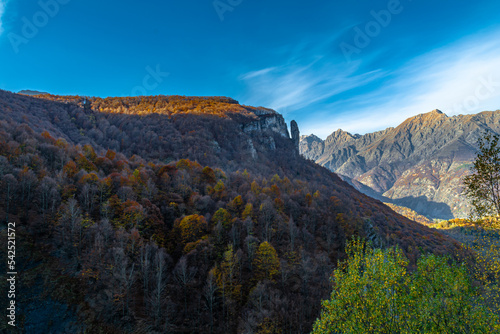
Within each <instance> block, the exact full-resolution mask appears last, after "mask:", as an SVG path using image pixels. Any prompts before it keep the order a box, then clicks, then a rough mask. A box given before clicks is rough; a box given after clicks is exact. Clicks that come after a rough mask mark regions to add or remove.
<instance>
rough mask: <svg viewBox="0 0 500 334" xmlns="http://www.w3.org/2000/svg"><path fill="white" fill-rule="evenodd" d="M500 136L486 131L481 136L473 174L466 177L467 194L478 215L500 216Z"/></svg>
mask: <svg viewBox="0 0 500 334" xmlns="http://www.w3.org/2000/svg"><path fill="white" fill-rule="evenodd" d="M499 140H500V136H498V135H497V134H492V133H486V134H485V135H484V137H483V138H479V140H478V146H479V151H478V153H477V156H476V159H475V160H474V163H473V166H472V169H471V172H472V175H469V176H466V177H465V178H464V185H465V195H466V196H467V197H468V198H469V199H470V201H471V204H472V207H473V212H472V213H473V214H475V215H476V216H477V217H479V218H481V217H485V216H489V215H490V216H493V215H496V216H500V143H499Z"/></svg>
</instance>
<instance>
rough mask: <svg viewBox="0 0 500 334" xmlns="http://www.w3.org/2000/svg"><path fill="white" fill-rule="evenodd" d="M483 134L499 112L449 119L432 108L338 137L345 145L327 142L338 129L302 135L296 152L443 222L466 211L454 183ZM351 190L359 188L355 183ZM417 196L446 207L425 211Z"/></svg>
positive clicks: (499, 128)
mask: <svg viewBox="0 0 500 334" xmlns="http://www.w3.org/2000/svg"><path fill="white" fill-rule="evenodd" d="M484 131H491V132H495V133H500V111H484V112H481V113H478V114H474V115H457V116H452V117H450V116H447V115H446V114H445V113H443V112H442V111H440V110H438V109H435V110H433V111H431V112H428V113H423V114H419V115H416V116H413V117H410V118H408V119H406V120H405V121H404V122H402V123H401V124H399V125H398V126H397V127H395V128H387V129H385V130H382V131H378V132H374V133H368V134H365V135H362V136H361V135H357V136H356V135H350V134H349V135H345V134H342V136H344V138H346V137H347V138H350V139H349V140H347V141H338V140H337V141H336V140H331V139H330V140H328V138H338V137H339V134H340V133H346V132H345V131H342V130H337V131H335V132H334V133H333V134H332V135H330V136H329V137H328V138H327V139H326V140H324V141H322V140H321V139H319V140H318V138H317V137H316V136H314V137H308V136H303V137H302V142H301V146H300V149H301V154H303V155H304V156H305V157H306V158H309V159H312V160H315V161H316V162H317V163H318V164H320V165H322V166H325V167H327V168H328V169H330V170H332V171H334V172H336V173H338V174H339V175H342V176H343V177H344V178H346V179H348V180H351V182H352V180H355V181H357V182H359V183H361V184H363V185H365V186H367V187H369V188H370V189H371V190H373V192H374V193H375V196H376V197H377V198H379V199H381V200H387V199H389V200H392V201H394V204H402V203H404V204H407V205H410V208H411V209H414V210H416V208H417V207H418V210H416V211H417V212H419V213H421V214H424V215H426V216H428V217H431V218H442V219H449V218H454V217H464V216H466V215H467V213H468V210H469V209H468V204H467V203H466V201H465V199H464V198H463V197H462V196H460V193H461V191H460V189H459V188H460V182H457V181H459V180H460V179H461V178H462V177H463V176H464V175H465V173H466V172H467V171H466V170H464V169H463V168H461V167H460V166H462V165H467V164H470V163H471V161H472V160H473V159H474V157H475V149H476V142H477V139H478V138H479V137H480V136H481V135H482V133H483V132H484ZM353 184H354V183H353ZM356 188H357V189H358V190H360V189H361V187H360V186H359V184H358V186H357V187H356ZM365 191H366V189H365ZM371 195H374V194H371ZM411 198H415V201H414V202H415V203H413V204H412V201H411ZM418 198H425V199H427V200H428V201H430V202H436V203H438V205H439V206H440V207H441V208H444V206H448V207H449V209H448V210H446V209H443V210H444V211H443V210H436V209H429V210H427V209H425V208H424V204H422V201H421V200H418ZM418 203H420V204H418Z"/></svg>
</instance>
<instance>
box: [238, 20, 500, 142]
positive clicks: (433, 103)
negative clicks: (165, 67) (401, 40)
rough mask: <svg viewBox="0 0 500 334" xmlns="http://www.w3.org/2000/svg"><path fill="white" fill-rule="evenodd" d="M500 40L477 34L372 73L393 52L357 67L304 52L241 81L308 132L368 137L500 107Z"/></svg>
mask: <svg viewBox="0 0 500 334" xmlns="http://www.w3.org/2000/svg"><path fill="white" fill-rule="evenodd" d="M499 37H500V30H495V31H490V32H487V33H482V34H477V35H471V36H468V37H465V38H463V39H462V40H459V41H456V42H455V43H452V44H448V45H446V46H444V47H442V48H439V49H434V50H432V51H428V52H426V53H423V54H420V55H416V56H414V57H413V58H412V59H409V60H408V61H406V62H404V63H402V64H401V65H393V66H385V67H383V68H378V69H377V68H375V69H373V68H372V69H370V70H366V69H367V68H369V66H362V65H366V64H370V62H371V61H372V59H374V58H376V57H380V56H383V54H384V52H390V49H387V50H378V51H374V52H372V53H367V54H365V55H364V56H363V58H362V59H361V60H359V61H358V62H351V63H346V62H344V61H342V60H341V59H329V58H328V57H327V56H315V58H314V59H312V60H310V61H308V60H307V59H308V57H310V58H311V55H310V54H308V53H307V52H303V53H301V54H299V55H296V58H295V59H293V60H292V61H287V62H286V63H285V64H284V65H281V66H274V67H269V68H266V69H263V70H257V71H254V72H249V73H246V74H245V75H243V76H241V79H242V80H243V81H244V82H245V83H246V84H247V86H248V96H247V97H248V100H249V101H250V102H251V103H253V104H260V105H265V106H269V107H271V108H274V109H277V110H278V111H281V112H283V113H284V114H285V116H287V114H288V115H290V114H293V115H292V116H293V117H294V118H297V119H300V121H299V125H300V126H301V132H302V133H307V134H308V133H314V134H316V135H318V136H320V137H323V138H324V137H326V136H327V135H329V134H330V133H331V132H333V131H335V130H337V129H338V128H341V129H343V130H346V131H350V132H353V133H366V132H372V131H377V130H381V129H384V128H386V127H388V126H396V125H398V124H399V123H400V122H402V121H404V120H405V119H406V118H408V117H411V116H414V115H417V114H420V113H425V112H429V111H431V110H433V109H436V108H437V109H440V110H442V111H443V112H445V113H446V114H448V115H450V116H451V115H457V114H467V113H476V112H480V111H484V110H497V109H500V38H499ZM316 51H317V50H316ZM298 59H300V60H298ZM304 63H307V65H301V64H304Z"/></svg>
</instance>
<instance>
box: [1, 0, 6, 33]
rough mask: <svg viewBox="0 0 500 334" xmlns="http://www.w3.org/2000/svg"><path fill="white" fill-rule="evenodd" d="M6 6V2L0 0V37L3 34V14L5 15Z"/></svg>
mask: <svg viewBox="0 0 500 334" xmlns="http://www.w3.org/2000/svg"><path fill="white" fill-rule="evenodd" d="M6 6H7V0H0V35H2V34H3V32H4V27H3V14H4V13H5V7H6Z"/></svg>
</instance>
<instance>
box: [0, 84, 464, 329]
mask: <svg viewBox="0 0 500 334" xmlns="http://www.w3.org/2000/svg"><path fill="white" fill-rule="evenodd" d="M89 101H90V102H89ZM221 116H222V117H221ZM283 125H284V121H283V118H282V116H281V115H279V114H277V113H275V112H274V111H271V110H269V109H264V108H252V107H246V106H241V105H239V104H238V103H237V102H236V101H234V100H232V99H229V98H187V97H163V96H160V97H138V98H107V99H100V98H90V99H89V98H81V97H58V96H49V95H43V96H39V97H36V98H35V97H28V96H21V95H17V94H12V93H9V92H5V91H0V155H1V156H0V177H1V182H2V189H8V190H9V191H8V193H7V192H6V191H4V192H2V195H1V196H2V198H0V200H1V206H0V214H1V215H2V218H3V220H4V221H5V220H6V219H8V220H10V221H17V222H19V226H20V228H19V233H20V236H19V239H20V241H19V242H20V243H21V244H22V247H23V249H22V250H20V252H21V253H22V254H25V255H24V258H23V260H24V264H23V270H20V272H21V273H22V275H24V276H23V282H24V283H23V284H25V285H24V286H23V290H22V291H23V292H24V293H25V296H24V297H23V300H22V301H21V303H22V302H24V303H25V305H28V306H27V307H26V309H34V310H39V308H40V301H42V302H45V303H56V304H57V305H65V307H66V308H65V310H66V311H65V312H58V313H57V314H56V315H54V317H55V318H53V321H52V322H53V323H60V324H59V325H57V326H60V328H59V330H61V331H63V330H66V331H79V330H83V329H86V330H88V331H89V332H92V333H113V332H115V333H121V332H134V331H135V332H148V333H155V332H158V333H160V332H162V333H163V332H171V333H193V332H197V333H235V332H241V333H256V332H262V333H304V332H308V331H310V330H311V328H312V324H313V323H314V321H315V319H316V318H317V317H318V316H319V311H320V306H321V303H320V302H321V300H322V299H325V298H327V297H328V294H329V292H330V283H329V277H330V274H331V272H332V270H333V269H334V267H335V265H336V264H337V261H338V260H340V259H343V258H344V257H345V250H344V247H345V243H346V240H347V239H349V238H351V237H353V236H359V237H363V238H365V239H369V240H371V242H372V243H373V244H374V245H375V246H378V247H380V246H391V245H394V246H395V245H397V246H398V247H400V249H402V251H403V252H404V253H405V256H407V258H408V259H409V261H410V262H413V263H415V261H416V259H417V258H418V257H419V254H421V253H435V254H445V253H456V251H457V250H458V244H457V243H456V242H454V241H452V239H450V238H448V237H446V236H444V235H442V234H440V233H438V232H436V231H433V230H431V229H429V228H427V227H425V226H422V225H419V224H417V223H415V222H413V221H411V220H408V219H406V218H404V217H402V216H400V215H398V214H396V213H395V212H394V211H392V210H391V209H389V208H388V207H386V206H385V205H384V204H383V203H381V202H379V201H376V200H373V199H371V198H369V197H367V196H365V195H363V194H361V193H359V192H357V191H356V190H354V189H353V188H352V187H351V186H349V185H348V184H346V183H344V182H343V181H341V180H340V179H339V178H338V177H337V176H336V175H335V174H333V173H331V172H329V171H328V170H326V169H324V168H323V167H320V166H318V165H316V164H314V163H313V162H311V161H308V160H306V159H304V158H302V157H301V156H300V155H299V153H298V150H297V148H296V146H295V144H294V143H293V141H292V140H291V139H290V138H289V137H288V136H287V129H286V126H284V128H283ZM4 217H5V218H4ZM21 239H22V240H21ZM27 254H31V255H30V256H28V255H27ZM35 286H41V287H42V288H41V290H39V289H36V288H35ZM62 290H64V292H61V291H62ZM2 303H3V302H2ZM304 305H307V307H304ZM2 307H3V305H2ZM25 312H26V314H28V311H25ZM31 312H36V311H31ZM28 315H29V314H28ZM49 319H50V317H47V319H45V320H44V319H39V317H38V318H37V317H30V316H25V317H24V318H23V320H22V321H23V323H22V326H24V328H27V329H29V328H31V329H32V328H39V329H40V328H41V330H40V331H38V332H40V333H42V332H44V329H43V328H45V329H46V330H45V332H47V331H48V330H51V329H50V328H49V327H48V326H49V325H50V324H49ZM36 321H38V323H37V322H36ZM63 327H64V328H63ZM32 332H33V333H37V331H32Z"/></svg>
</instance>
